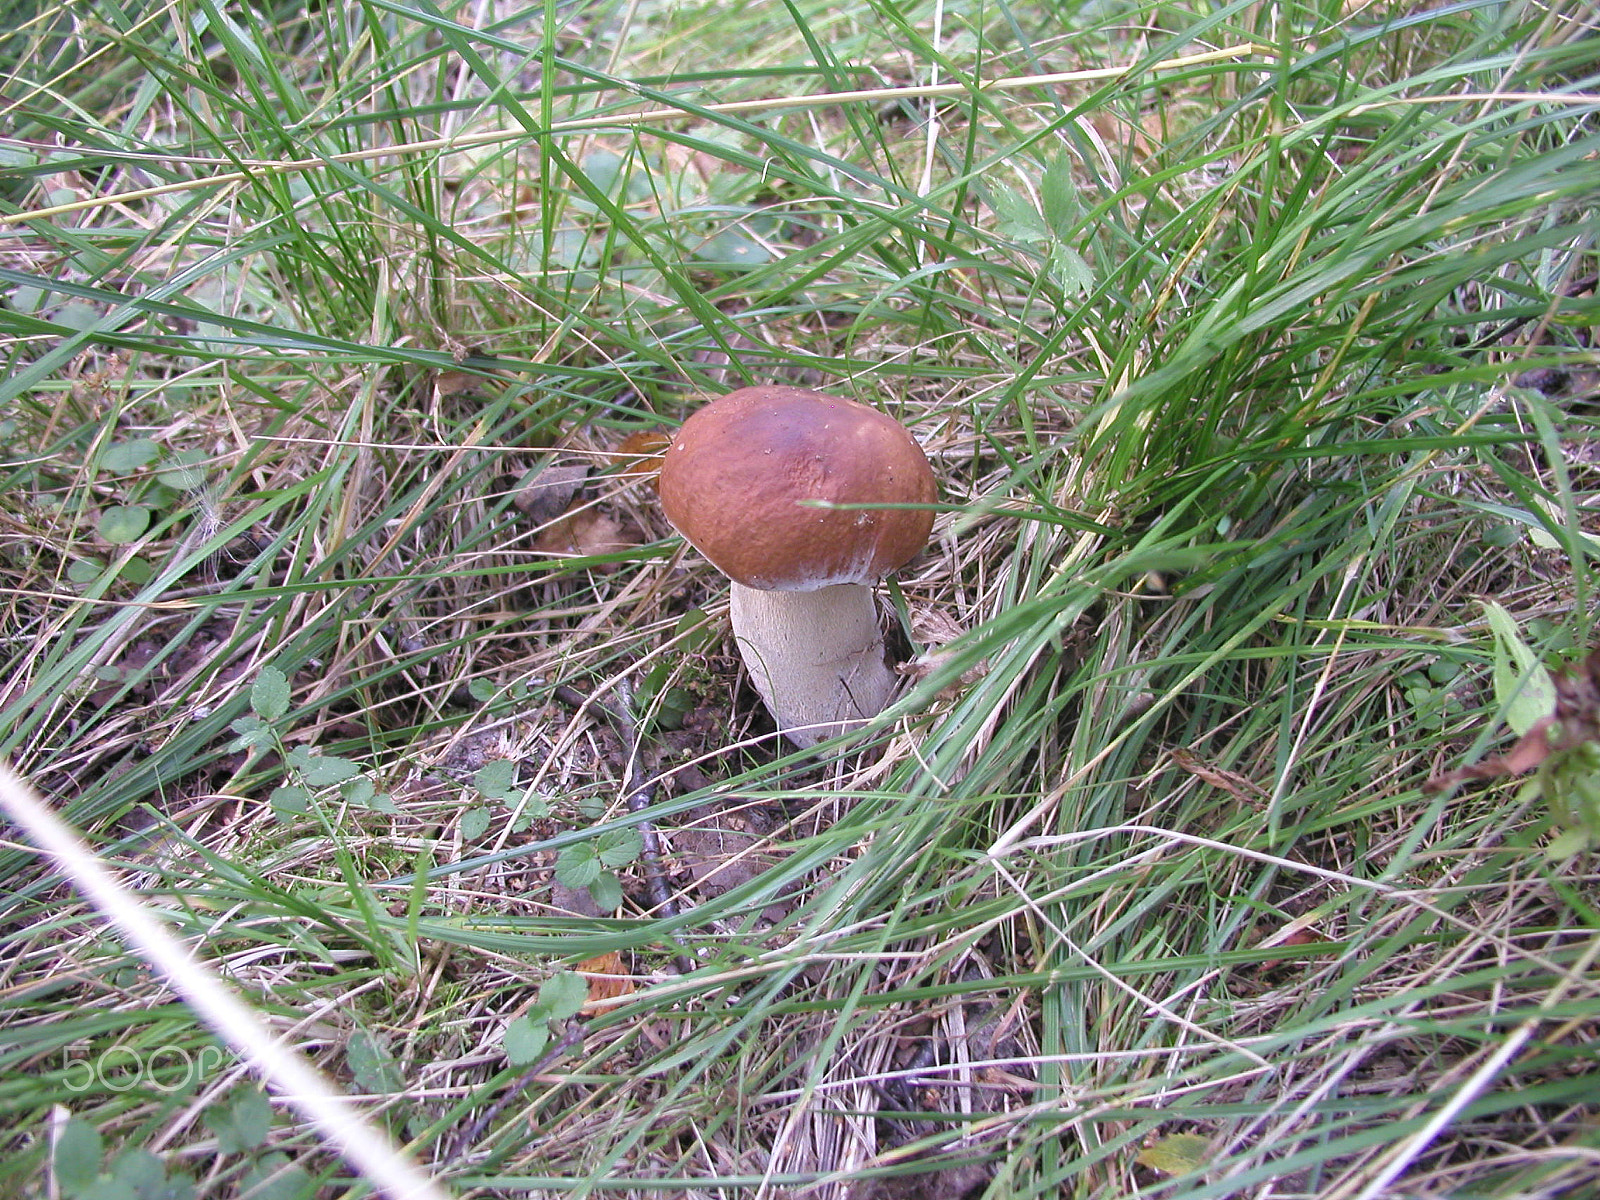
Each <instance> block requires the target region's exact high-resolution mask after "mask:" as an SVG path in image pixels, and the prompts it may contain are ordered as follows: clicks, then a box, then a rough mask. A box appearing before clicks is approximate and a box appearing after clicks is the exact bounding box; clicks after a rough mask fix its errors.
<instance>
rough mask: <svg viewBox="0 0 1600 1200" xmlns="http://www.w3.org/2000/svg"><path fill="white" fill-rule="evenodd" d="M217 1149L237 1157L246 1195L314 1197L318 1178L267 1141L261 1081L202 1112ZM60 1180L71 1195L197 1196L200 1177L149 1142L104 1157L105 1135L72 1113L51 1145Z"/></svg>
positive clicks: (268, 1122)
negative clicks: (155, 1151) (175, 1167)
mask: <svg viewBox="0 0 1600 1200" xmlns="http://www.w3.org/2000/svg"><path fill="white" fill-rule="evenodd" d="M203 1120H204V1122H205V1126H206V1128H207V1129H208V1130H209V1131H210V1133H211V1135H212V1137H213V1138H214V1139H215V1144H216V1154H217V1155H218V1156H219V1157H221V1158H224V1159H229V1158H231V1159H234V1160H235V1162H234V1163H233V1164H230V1169H231V1172H232V1173H235V1174H236V1176H237V1179H238V1187H239V1192H240V1194H241V1195H248V1196H249V1197H251V1200H308V1198H309V1197H310V1196H312V1195H314V1194H315V1191H316V1185H315V1184H314V1182H313V1181H312V1179H311V1176H310V1175H309V1174H308V1173H307V1172H306V1170H305V1169H304V1168H302V1167H300V1166H298V1165H296V1164H295V1163H294V1162H293V1161H292V1160H291V1159H290V1158H289V1156H288V1155H286V1154H284V1153H282V1152H280V1151H266V1150H264V1147H265V1146H266V1144H267V1139H268V1138H269V1136H270V1135H271V1133H272V1105H271V1103H270V1102H269V1101H268V1100H267V1097H266V1094H265V1093H264V1092H262V1091H261V1089H260V1088H258V1087H256V1086H254V1085H251V1084H241V1085H240V1086H238V1087H236V1088H235V1089H234V1090H233V1091H232V1092H230V1093H229V1094H228V1095H227V1096H225V1097H223V1098H222V1099H221V1100H219V1101H217V1102H216V1103H213V1104H209V1105H207V1107H206V1109H205V1113H204V1116H203ZM51 1166H52V1169H53V1173H54V1177H55V1184H56V1187H57V1189H58V1190H59V1193H60V1195H61V1196H63V1197H64V1198H65V1200H193V1198H194V1197H195V1196H196V1195H197V1192H196V1190H195V1181H194V1179H193V1178H192V1177H191V1176H189V1175H187V1174H185V1173H184V1172H182V1171H176V1170H170V1169H169V1168H168V1166H167V1164H166V1163H165V1162H164V1161H163V1160H162V1159H161V1158H160V1157H159V1156H157V1155H155V1154H153V1153H151V1152H150V1151H149V1150H145V1149H143V1148H142V1147H131V1148H128V1149H125V1150H121V1151H118V1152H117V1153H116V1154H115V1155H114V1156H113V1157H112V1158H111V1160H110V1161H109V1162H106V1161H105V1146H104V1140H103V1138H102V1137H101V1135H100V1132H99V1130H97V1129H96V1128H95V1127H94V1126H93V1125H91V1124H90V1123H89V1122H88V1121H85V1120H83V1119H81V1118H78V1117H73V1118H71V1119H69V1120H68V1121H66V1122H65V1123H64V1124H63V1125H62V1126H61V1127H60V1129H59V1131H58V1132H57V1134H56V1137H55V1141H54V1144H53V1146H52V1148H51Z"/></svg>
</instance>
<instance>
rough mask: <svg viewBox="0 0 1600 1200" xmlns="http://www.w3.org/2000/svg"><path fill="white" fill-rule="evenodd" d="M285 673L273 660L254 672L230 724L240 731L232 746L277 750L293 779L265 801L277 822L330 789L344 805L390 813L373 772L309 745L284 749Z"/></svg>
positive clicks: (391, 807) (294, 814)
mask: <svg viewBox="0 0 1600 1200" xmlns="http://www.w3.org/2000/svg"><path fill="white" fill-rule="evenodd" d="M290 699H291V697H290V689H289V677H288V676H287V675H285V674H284V672H283V671H282V670H281V669H280V668H278V667H275V666H273V665H272V664H271V663H268V664H266V665H265V666H263V667H262V668H261V669H260V671H258V672H257V674H256V678H255V682H254V683H253V684H252V685H251V688H250V710H251V711H250V714H249V715H248V716H243V717H240V718H238V719H237V720H236V721H234V722H233V724H232V726H231V727H230V728H232V730H233V732H234V733H235V734H237V735H238V737H237V738H236V740H235V741H234V748H235V749H238V750H245V751H248V752H249V753H250V754H251V755H252V756H254V755H257V754H260V753H262V752H263V751H269V750H272V751H276V752H277V753H278V754H279V755H280V756H281V757H282V759H283V762H284V766H285V769H286V772H287V773H288V774H289V776H290V778H291V780H292V782H290V783H285V784H280V785H279V786H278V787H275V788H274V789H273V790H272V793H271V796H270V797H269V800H268V802H269V803H270V804H271V805H272V811H273V812H274V813H276V814H277V817H278V819H279V820H280V821H283V822H289V821H292V820H294V819H295V818H296V817H300V816H304V815H306V814H307V813H309V812H311V811H312V806H313V803H314V802H315V801H316V800H317V799H318V798H319V797H321V796H324V795H327V794H328V793H329V791H330V789H333V788H337V789H338V792H337V794H338V796H339V798H340V799H341V800H343V801H344V802H345V803H347V804H351V805H354V806H355V807H358V808H367V809H371V810H373V811H374V812H384V813H392V812H394V811H395V806H394V801H393V800H392V799H391V798H390V797H389V794H388V793H387V792H381V791H379V790H378V785H377V782H376V781H375V780H374V778H373V777H372V775H370V774H369V773H366V772H364V771H363V770H362V768H361V765H360V764H359V763H356V762H354V761H353V760H351V759H348V758H342V757H340V756H339V755H336V754H323V753H321V752H320V751H318V750H317V749H315V748H313V747H310V746H296V747H294V748H293V749H290V748H288V747H287V746H286V745H285V744H284V741H283V736H282V734H280V733H279V731H278V723H279V722H281V721H282V720H283V719H284V717H286V716H287V715H288V713H289V704H290Z"/></svg>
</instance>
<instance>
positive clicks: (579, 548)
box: [533, 508, 639, 571]
mask: <svg viewBox="0 0 1600 1200" xmlns="http://www.w3.org/2000/svg"><path fill="white" fill-rule="evenodd" d="M638 544H639V541H638V539H637V538H631V537H629V536H627V534H626V533H625V532H624V530H623V527H622V523H621V522H620V521H618V520H616V518H614V517H611V516H608V515H607V514H606V513H603V512H601V511H600V510H599V509H597V508H579V509H575V510H573V511H572V512H570V513H568V514H567V515H566V516H564V517H561V518H560V519H559V520H556V521H553V522H552V523H551V524H550V527H549V528H548V529H546V530H545V531H544V532H543V533H541V534H540V535H539V536H538V538H537V539H536V540H535V541H534V543H533V548H534V549H535V550H537V551H539V552H540V553H541V554H550V555H561V556H569V555H576V556H578V557H583V558H587V557H589V556H591V555H600V554H617V553H620V552H621V551H623V550H631V549H632V548H633V547H635V546H637V545H638ZM597 566H598V569H600V570H602V571H604V570H614V569H615V564H597Z"/></svg>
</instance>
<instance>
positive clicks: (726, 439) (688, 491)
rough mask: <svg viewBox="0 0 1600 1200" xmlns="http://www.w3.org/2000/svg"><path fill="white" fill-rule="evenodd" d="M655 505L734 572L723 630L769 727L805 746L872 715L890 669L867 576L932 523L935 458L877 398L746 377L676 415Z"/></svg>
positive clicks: (888, 691)
mask: <svg viewBox="0 0 1600 1200" xmlns="http://www.w3.org/2000/svg"><path fill="white" fill-rule="evenodd" d="M660 491H661V507H662V510H663V511H664V512H665V513H666V515H667V520H669V521H671V522H672V524H673V526H674V527H675V528H676V529H677V530H678V532H679V533H681V534H683V536H684V538H685V539H686V540H687V541H688V542H689V543H690V544H691V545H693V546H694V547H695V549H697V550H699V551H700V553H701V554H703V555H705V556H706V558H708V559H710V560H711V563H712V565H713V566H715V567H717V569H718V570H720V571H721V572H722V573H723V574H724V575H726V576H728V578H729V579H731V580H732V581H733V593H732V598H731V610H732V616H733V635H734V640H735V641H736V642H737V644H738V647H739V653H740V656H741V657H742V658H743V659H744V663H745V666H746V668H748V670H749V672H750V679H751V681H752V682H753V683H754V685H755V688H756V691H757V692H759V693H760V694H761V699H762V700H763V701H764V702H765V703H766V706H767V711H768V712H770V713H771V714H772V716H773V719H774V720H776V721H777V723H778V728H779V730H780V731H781V732H782V733H783V734H784V735H785V736H786V737H787V738H788V739H789V740H790V741H791V742H793V743H794V744H795V745H797V746H800V747H803V748H809V747H811V746H814V745H816V744H817V743H818V742H820V741H823V740H825V739H827V738H830V737H834V736H835V735H837V734H840V733H843V732H845V731H846V730H847V729H848V728H849V727H850V726H851V725H852V724H853V723H856V722H859V721H862V720H864V719H866V718H868V717H873V716H876V715H877V714H878V713H879V712H882V711H883V709H884V708H886V707H887V706H888V704H889V701H890V700H891V699H892V698H893V696H894V691H895V684H896V676H895V673H894V671H893V670H891V669H890V667H889V664H888V661H887V657H886V654H885V651H884V642H883V633H882V630H881V629H880V627H879V623H878V611H877V604H876V602H875V600H874V598H873V594H872V586H871V585H872V584H874V583H875V582H877V580H878V579H880V578H881V577H882V576H884V575H886V574H888V573H889V572H890V571H893V570H895V569H897V568H899V567H901V566H904V565H905V564H906V563H907V562H909V561H910V560H911V558H912V556H914V555H915V554H916V553H917V551H919V550H921V549H922V547H923V546H924V545H925V544H926V543H927V540H928V533H929V530H930V529H931V528H932V527H933V512H932V510H931V509H929V508H903V507H902V508H875V507H874V508H823V507H813V506H810V505H807V504H806V503H805V502H806V501H818V500H820V501H827V502H830V503H832V504H838V505H863V504H864V505H917V504H921V505H927V504H931V503H932V502H933V500H934V498H935V494H936V493H935V487H934V480H933V470H932V468H930V467H929V466H928V460H927V457H926V456H925V455H924V454H923V453H922V449H921V447H919V446H918V445H917V443H916V441H915V440H913V438H912V437H911V435H910V434H909V433H907V432H906V430H905V429H904V427H902V426H901V425H900V423H899V422H897V421H895V420H894V419H893V418H891V417H888V416H885V415H884V414H883V413H881V412H879V411H877V410H876V409H874V408H869V407H867V406H866V405H864V404H857V403H856V402H855V401H853V400H845V399H842V398H840V397H838V396H829V395H825V394H824V393H822V392H813V391H808V390H807V389H805V388H793V387H749V388H741V389H740V390H739V391H736V392H731V393H729V394H728V395H726V396H723V397H722V398H721V399H718V400H713V401H712V402H711V403H710V404H707V405H706V406H705V407H703V408H700V409H698V410H696V411H695V412H694V414H693V415H691V416H690V417H689V419H688V420H687V421H685V422H684V423H683V428H682V429H680V430H679V432H678V435H677V437H675V438H674V439H673V441H672V445H671V446H670V447H669V448H668V449H667V452H666V457H665V458H664V459H663V461H662V465H661V479H660Z"/></svg>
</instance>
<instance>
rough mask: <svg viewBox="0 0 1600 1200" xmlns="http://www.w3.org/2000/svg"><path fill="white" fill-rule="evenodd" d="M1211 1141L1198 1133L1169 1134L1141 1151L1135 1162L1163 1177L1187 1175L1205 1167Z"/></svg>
mask: <svg viewBox="0 0 1600 1200" xmlns="http://www.w3.org/2000/svg"><path fill="white" fill-rule="evenodd" d="M1210 1148H1211V1139H1210V1138H1208V1137H1203V1136H1201V1135H1200V1134H1198V1133H1169V1134H1168V1135H1167V1136H1166V1137H1164V1138H1162V1139H1161V1140H1159V1141H1156V1142H1152V1143H1151V1144H1150V1145H1148V1146H1146V1147H1145V1148H1144V1149H1143V1150H1141V1151H1139V1153H1138V1155H1137V1156H1136V1157H1135V1159H1134V1161H1135V1162H1137V1163H1138V1164H1139V1165H1140V1166H1142V1167H1149V1168H1150V1169H1151V1170H1152V1171H1160V1172H1161V1173H1162V1174H1163V1175H1187V1174H1189V1173H1190V1172H1191V1171H1198V1170H1199V1169H1200V1168H1202V1167H1204V1166H1205V1165H1206V1163H1207V1162H1208V1161H1210V1159H1209V1155H1208V1153H1207V1151H1209V1150H1210Z"/></svg>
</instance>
